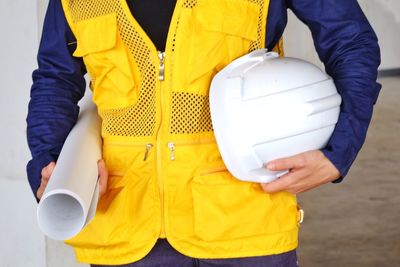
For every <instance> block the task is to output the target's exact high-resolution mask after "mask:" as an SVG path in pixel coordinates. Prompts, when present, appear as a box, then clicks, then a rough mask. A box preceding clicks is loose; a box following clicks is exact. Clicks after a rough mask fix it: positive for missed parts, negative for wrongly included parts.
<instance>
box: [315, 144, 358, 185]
mask: <svg viewBox="0 0 400 267" xmlns="http://www.w3.org/2000/svg"><path fill="white" fill-rule="evenodd" d="M321 151H322V153H323V154H324V155H325V157H327V158H328V159H329V160H330V161H331V162H332V164H333V165H334V166H335V167H336V168H337V169H338V170H339V172H340V177H339V178H338V179H336V180H334V181H332V183H334V184H338V183H341V182H342V181H343V180H344V177H345V176H346V175H347V173H348V172H349V169H350V166H351V164H344V159H347V158H348V157H346V156H345V155H340V153H335V152H333V151H331V150H330V149H328V148H324V149H321ZM347 160H349V159H347ZM351 162H352V161H351Z"/></svg>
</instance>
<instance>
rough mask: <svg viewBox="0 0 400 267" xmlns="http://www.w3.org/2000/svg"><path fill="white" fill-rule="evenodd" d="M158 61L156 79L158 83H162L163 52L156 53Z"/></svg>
mask: <svg viewBox="0 0 400 267" xmlns="http://www.w3.org/2000/svg"><path fill="white" fill-rule="evenodd" d="M158 59H159V60H160V65H159V68H158V79H159V80H160V81H164V69H165V67H164V60H165V52H161V51H158Z"/></svg>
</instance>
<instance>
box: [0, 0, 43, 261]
mask: <svg viewBox="0 0 400 267" xmlns="http://www.w3.org/2000/svg"><path fill="white" fill-rule="evenodd" d="M36 25H37V8H36V1H25V0H9V1H1V2H0V36H1V43H0V48H1V49H0V59H1V61H0V84H1V89H0V109H1V111H0V122H1V123H0V127H1V130H0V148H1V154H0V155H1V157H0V159H1V160H0V211H1V215H0V229H1V235H0V236H1V237H0V266H2V267H22V266H33V267H43V266H46V265H45V264H46V258H45V256H46V255H45V239H44V237H43V235H42V234H41V233H40V232H39V230H38V227H37V224H36V209H35V206H36V204H35V201H34V198H33V196H32V194H31V192H30V188H29V186H28V184H27V182H26V178H25V177H26V176H25V163H26V161H27V160H28V159H29V151H28V148H27V146H26V141H25V116H26V111H27V103H28V99H29V98H28V96H29V87H30V84H31V79H30V76H31V72H32V69H34V68H35V64H36V63H35V54H36V50H37V46H38V38H37V37H38V35H37V26H36Z"/></svg>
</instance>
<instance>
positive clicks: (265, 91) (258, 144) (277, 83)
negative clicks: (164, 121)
mask: <svg viewBox="0 0 400 267" xmlns="http://www.w3.org/2000/svg"><path fill="white" fill-rule="evenodd" d="M340 103H341V97H340V95H339V94H338V93H337V90H336V87H335V85H334V83H333V81H332V79H331V78H330V77H329V76H328V75H327V74H325V73H324V72H323V71H322V70H320V69H319V68H318V67H316V66H315V65H313V64H311V63H309V62H306V61H303V60H300V59H295V58H289V57H279V56H278V54H277V53H274V52H268V51H267V50H265V49H261V50H256V51H254V52H252V53H250V54H248V55H245V56H243V57H241V58H238V59H237V60H235V61H233V62H232V63H231V64H229V65H228V66H226V67H225V68H224V69H223V70H221V71H220V72H219V73H218V74H217V75H216V76H215V77H214V79H213V80H212V83H211V89H210V109H211V118H212V123H213V128H214V133H215V137H216V140H217V144H218V148H219V150H220V152H221V155H222V158H223V160H224V163H225V165H226V167H227V168H228V170H229V171H230V172H231V173H232V175H233V176H235V177H236V178H238V179H240V180H244V181H254V182H270V181H272V180H275V179H276V178H277V177H279V176H280V175H282V174H283V173H285V172H287V171H282V172H272V171H269V170H267V169H266V168H265V167H264V165H265V163H268V162H270V161H271V160H274V159H278V158H282V157H288V156H292V155H295V154H298V153H301V152H305V151H308V150H315V149H321V148H323V147H325V146H326V144H327V142H328V140H329V138H330V136H331V135H332V132H333V130H334V127H335V124H336V122H337V120H338V116H339V110H340Z"/></svg>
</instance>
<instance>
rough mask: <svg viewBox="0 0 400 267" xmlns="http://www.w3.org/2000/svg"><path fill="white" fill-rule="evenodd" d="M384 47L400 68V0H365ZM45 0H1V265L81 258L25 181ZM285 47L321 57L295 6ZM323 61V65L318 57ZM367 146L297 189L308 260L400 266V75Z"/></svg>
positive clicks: (70, 262)
mask: <svg viewBox="0 0 400 267" xmlns="http://www.w3.org/2000/svg"><path fill="white" fill-rule="evenodd" d="M359 2H360V4H361V6H362V8H363V10H364V11H365V13H366V15H367V17H368V18H369V19H370V21H371V24H372V25H373V27H374V28H375V30H376V32H377V34H378V36H379V39H380V45H381V47H382V65H381V70H387V69H398V68H400V49H399V47H400V34H399V33H400V3H399V1H396V0H360V1H359ZM46 6H47V1H44V0H41V1H23V0H2V1H1V2H0V36H1V40H2V41H1V43H0V47H1V49H0V59H1V61H0V82H1V89H0V109H1V112H0V122H1V124H0V126H1V131H0V148H1V154H0V158H1V160H0V211H1V215H0V231H1V234H0V267H20V266H21V267H22V266H23V267H25V266H31V267H44V266H48V267H63V266H65V267H67V266H68V267H74V266H85V265H78V264H76V263H75V260H74V256H73V252H72V251H71V249H70V248H68V247H67V246H65V245H64V244H63V243H60V242H54V241H51V240H48V239H46V238H45V237H44V236H43V235H42V234H41V233H40V232H39V230H38V227H37V224H36V204H35V201H34V198H33V196H32V194H31V191H30V188H29V185H28V183H27V180H26V174H25V164H26V162H27V161H28V160H29V158H30V155H29V150H28V148H27V145H26V140H25V134H26V133H25V127H26V125H25V117H26V112H27V104H28V101H29V89H30V85H31V73H32V70H33V69H35V67H36V52H37V48H38V42H39V36H40V29H41V27H42V21H43V16H44V12H45V9H46ZM285 37H286V38H285V49H286V54H287V55H289V56H295V57H299V58H303V59H306V60H309V61H311V62H314V63H316V64H319V65H320V62H319V60H318V57H317V56H316V54H315V50H314V48H313V45H312V40H311V36H310V33H309V31H308V29H307V28H306V27H305V26H304V25H302V24H301V22H299V21H298V20H297V19H296V18H295V17H294V16H293V15H292V14H290V16H289V25H288V28H287V30H286V32H285ZM320 66H321V65H320ZM380 81H381V82H382V83H383V85H384V90H383V93H382V95H381V97H380V100H379V102H378V104H377V107H376V113H375V115H374V120H373V123H372V125H371V130H370V132H369V135H368V138H367V141H366V145H365V147H364V149H363V150H362V152H361V153H360V156H359V157H358V159H357V161H356V162H355V164H354V166H353V169H352V171H351V172H350V174H349V175H348V177H347V181H346V182H345V183H343V184H341V185H337V186H333V185H327V186H323V187H322V188H319V189H317V190H315V191H313V192H310V193H305V194H304V195H301V196H300V197H299V201H300V204H301V205H302V206H303V208H304V209H305V210H306V219H305V223H304V224H303V226H302V232H301V240H300V241H301V247H300V249H299V258H300V263H302V266H322V265H324V266H400V230H399V227H398V226H397V225H398V221H399V219H400V216H399V215H400V210H399V208H398V207H399V206H400V205H399V204H400V199H399V197H398V196H397V195H398V193H399V191H400V186H399V181H398V177H399V173H398V171H397V168H396V167H397V166H398V163H399V158H400V155H399V152H398V151H399V149H400V144H399V141H398V140H397V139H398V133H399V132H400V131H399V130H400V129H399V125H400V114H399V112H398V104H397V102H398V100H399V98H400V95H399V90H398V89H399V88H398V86H399V81H400V79H399V78H384V79H381V80H380Z"/></svg>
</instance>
